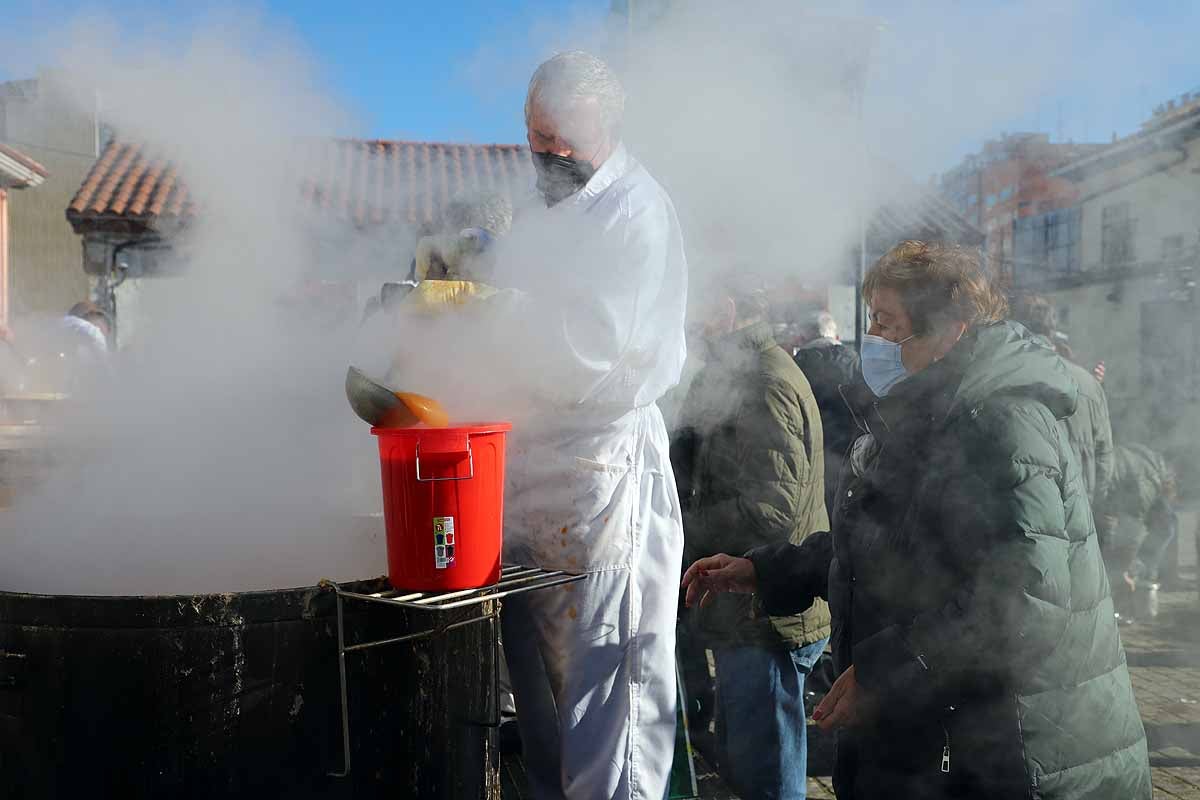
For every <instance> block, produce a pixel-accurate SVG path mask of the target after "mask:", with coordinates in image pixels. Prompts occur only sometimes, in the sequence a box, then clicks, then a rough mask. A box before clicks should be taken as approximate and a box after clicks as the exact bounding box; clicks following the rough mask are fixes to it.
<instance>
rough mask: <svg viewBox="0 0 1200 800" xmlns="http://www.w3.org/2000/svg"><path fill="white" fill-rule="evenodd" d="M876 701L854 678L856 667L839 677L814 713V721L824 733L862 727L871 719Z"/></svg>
mask: <svg viewBox="0 0 1200 800" xmlns="http://www.w3.org/2000/svg"><path fill="white" fill-rule="evenodd" d="M873 711H874V701H873V700H872V699H871V697H870V696H869V695H868V694H867V692H866V690H865V689H863V688H862V686H860V685H859V683H858V680H857V679H856V678H855V677H854V666H853V665H851V666H850V669H848V670H846V671H845V672H843V673H842V674H841V675H839V676H838V679H837V680H836V681H834V682H833V686H831V687H830V688H829V694H827V695H825V699H824V700H822V701H821V704H820V705H818V706H817V707H816V709H815V710H814V711H813V721H814V722H816V723H817V727H818V728H820V729H821V730H823V731H831V730H835V729H837V728H849V727H854V726H856V725H861V724H863V723H864V722H866V721H867V720H868V719H870V717H871V715H872V714H873Z"/></svg>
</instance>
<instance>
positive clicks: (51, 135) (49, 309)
mask: <svg viewBox="0 0 1200 800" xmlns="http://www.w3.org/2000/svg"><path fill="white" fill-rule="evenodd" d="M77 88H78V87H77V86H76V85H74V84H73V83H71V82H70V81H69V80H68V79H67V78H66V77H65V76H63V75H61V74H59V73H55V72H42V73H39V74H38V76H37V77H36V78H33V79H30V80H21V81H9V82H6V83H0V144H4V145H7V146H9V147H12V148H15V149H17V150H20V151H21V152H23V153H25V154H27V155H28V156H29V157H30V158H32V159H34V160H36V161H37V162H38V163H39V164H41V165H42V166H43V167H45V169H46V171H47V173H48V177H47V178H46V180H45V182H44V183H43V184H42V186H40V187H39V188H38V191H36V192H20V193H16V194H13V195H11V196H10V198H9V210H8V211H9V240H10V241H9V259H10V261H9V275H8V283H7V290H8V291H7V294H8V298H9V310H10V313H11V314H13V316H14V317H18V318H19V317H21V316H23V315H26V314H35V313H53V314H62V313H65V312H66V310H67V309H68V308H70V307H71V306H72V305H73V304H74V303H76V302H78V301H80V300H84V299H86V298H87V292H88V282H87V278H86V276H85V275H83V274H82V273H81V272H80V270H79V237H78V236H76V235H75V233H74V231H72V230H71V226H70V225H69V224H68V223H67V220H66V219H64V218H63V209H64V208H66V206H67V204H68V203H69V202H70V201H71V198H72V196H73V195H74V194H75V190H76V189H78V188H79V183H80V181H81V180H82V179H83V176H84V175H85V174H86V173H87V171H88V169H89V168H90V167H91V166H92V164H93V163H94V162H95V160H96V155H97V148H98V146H99V127H98V126H99V121H98V118H97V116H96V113H95V109H94V108H87V109H84V108H82V107H81V105H80V103H79V96H80V94H79V93H78V92H77V91H76V90H77Z"/></svg>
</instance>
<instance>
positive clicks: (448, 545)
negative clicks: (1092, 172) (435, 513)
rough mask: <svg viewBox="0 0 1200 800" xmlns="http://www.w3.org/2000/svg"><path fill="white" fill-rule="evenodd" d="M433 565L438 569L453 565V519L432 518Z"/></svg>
mask: <svg viewBox="0 0 1200 800" xmlns="http://www.w3.org/2000/svg"><path fill="white" fill-rule="evenodd" d="M433 563H434V566H436V567H437V568H438V569H445V568H446V567H449V566H450V565H452V564H453V563H454V517H434V518H433Z"/></svg>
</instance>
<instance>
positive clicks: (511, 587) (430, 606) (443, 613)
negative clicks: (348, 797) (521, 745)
mask: <svg viewBox="0 0 1200 800" xmlns="http://www.w3.org/2000/svg"><path fill="white" fill-rule="evenodd" d="M584 577H585V576H583V575H575V574H571V573H567V572H562V571H555V570H544V569H540V568H537V567H525V566H521V565H517V564H506V565H504V566H503V567H502V568H501V571H500V580H499V582H497V583H495V584H492V585H491V586H484V587H481V588H478V589H460V590H455V591H444V592H410V591H407V590H403V589H391V590H387V591H379V592H372V593H369V594H367V593H362V592H356V591H350V590H347V589H343V588H342V587H341V586H339V585H338V584H337V583H335V582H334V581H331V580H323V581H321V583H320V586H321V587H322V588H324V589H327V590H332V591H333V592H335V594H336V597H337V646H338V677H339V682H340V699H341V722H342V769H341V771H339V772H335V773H331V774H332V775H333V776H334V777H339V778H340V777H346V776H347V775H349V774H350V741H351V729H350V704H349V681H348V678H347V672H346V654H347V653H357V652H362V651H364V650H369V649H372V648H376V647H382V646H384V645H389V644H399V643H401V642H407V641H415V640H418V639H424V638H428V637H433V636H440V635H442V634H445V633H447V632H449V631H451V630H454V629H456V628H461V627H464V626H467V625H471V624H473V623H476V622H482V621H485V620H486V621H488V622H489V623H490V624H492V625H495V624H496V623H497V622H498V620H499V616H500V601H501V600H502V599H503V598H505V597H509V596H512V595H516V594H523V593H525V592H532V591H536V590H538V589H549V588H551V587H554V586H562V585H565V584H569V583H574V582H576V581H580V580H583V578H584ZM347 601H351V602H355V603H369V604H375V605H381V606H387V607H391V608H393V609H404V610H407V611H420V612H423V613H425V614H428V615H429V627H428V628H427V629H426V630H422V631H418V632H416V633H410V634H406V635H404V636H394V637H387V638H384V639H376V640H372V641H364V642H354V643H347V641H346V638H347V636H346V634H347V626H346V623H345V614H344V608H345V603H346V602H347ZM478 605H483V606H484V612H485V613H484V614H482V615H479V616H470V617H467V618H465V619H456V618H455V617H456V615H454V614H453V613H451V612H453V611H455V610H458V609H464V608H468V607H471V606H478ZM492 642H493V647H494V648H496V650H498V649H499V637H498V636H493V637H492ZM494 656H495V657H494V658H493V659H492V665H493V669H494V670H496V669H498V665H499V653H498V652H495V653H494ZM498 678H499V676H498V675H496V676H495V680H497V681H498ZM493 686H495V682H493ZM494 695H495V693H494V692H493V696H494ZM493 706H494V710H493V712H492V714H491V715H490V719H489V720H487V721H485V722H483V723H481V724H483V725H486V726H488V727H498V726H499V724H500V709H499V703H498V702H495V703H493Z"/></svg>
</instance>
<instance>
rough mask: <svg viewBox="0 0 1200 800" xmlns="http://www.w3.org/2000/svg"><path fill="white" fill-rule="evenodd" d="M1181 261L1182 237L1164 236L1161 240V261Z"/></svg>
mask: <svg viewBox="0 0 1200 800" xmlns="http://www.w3.org/2000/svg"><path fill="white" fill-rule="evenodd" d="M1182 259H1183V236H1165V237H1163V240H1162V260H1163V261H1168V262H1170V261H1180V260H1182Z"/></svg>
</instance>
